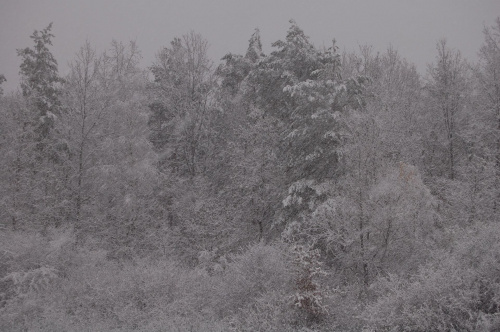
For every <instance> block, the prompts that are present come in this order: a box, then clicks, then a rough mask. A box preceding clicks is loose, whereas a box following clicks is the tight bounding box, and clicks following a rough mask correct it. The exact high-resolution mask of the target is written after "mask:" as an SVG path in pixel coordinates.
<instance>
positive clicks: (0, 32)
mask: <svg viewBox="0 0 500 332" xmlns="http://www.w3.org/2000/svg"><path fill="white" fill-rule="evenodd" d="M497 16H500V1H499V0H469V1H466V0H413V1H410V0H366V1H361V0H351V1H348V0H252V1H239V0H198V1H190V0H184V1H180V0H179V1H177V0H176V1H173V0H141V1H139V0H136V1H132V0H0V45H1V47H0V74H2V73H3V74H4V75H5V76H6V78H7V80H8V82H6V83H4V89H5V90H7V91H13V90H15V89H16V88H17V86H18V83H19V79H18V72H19V64H20V59H19V58H18V57H17V55H16V49H18V48H24V47H27V46H29V47H31V46H32V41H31V40H30V38H29V36H30V35H31V34H32V33H33V31H34V30H35V29H36V30H41V29H43V28H44V27H46V26H47V25H48V24H49V23H50V22H53V29H52V32H53V34H54V35H55V38H54V40H53V44H54V46H53V47H52V52H53V54H54V55H55V57H56V59H57V61H58V62H59V71H60V73H61V74H63V75H64V74H65V73H66V72H67V70H68V69H67V68H68V67H67V63H68V62H69V61H70V60H71V59H72V58H73V57H74V54H75V53H76V52H77V51H78V49H79V48H80V46H81V45H83V43H84V42H85V40H86V39H88V40H89V41H90V43H91V44H92V45H93V46H94V47H95V48H96V49H97V50H98V51H103V50H105V49H106V48H107V47H108V45H109V43H110V42H111V40H112V39H116V40H118V41H123V42H127V41H128V40H131V39H133V40H136V42H137V44H138V46H139V48H140V50H141V52H142V56H143V59H142V66H144V67H146V66H149V65H150V64H151V62H152V61H153V59H154V56H155V54H156V53H157V52H158V51H159V50H160V49H161V48H162V47H163V46H168V45H169V43H170V41H171V40H172V39H173V38H174V37H177V36H181V35H182V34H184V33H186V32H188V31H190V30H194V31H195V32H199V33H201V34H202V35H203V36H204V37H205V38H206V39H207V40H208V41H209V43H210V45H211V47H210V52H209V53H210V56H211V57H212V58H213V60H214V61H215V63H216V64H217V63H219V59H220V58H221V57H222V56H223V55H224V54H226V53H228V52H232V53H238V54H243V53H244V52H245V51H246V48H247V46H248V39H249V38H250V35H251V34H252V32H253V30H254V29H255V28H256V27H258V28H259V29H260V31H261V38H262V43H263V46H264V51H265V53H269V52H270V51H271V43H272V42H274V41H276V40H278V39H284V37H285V34H286V31H287V29H288V27H289V23H288V21H289V20H290V19H292V18H293V19H294V20H295V21H296V22H297V23H298V24H299V26H300V27H301V28H302V29H303V30H304V31H305V33H306V34H307V35H308V36H309V37H310V38H311V41H312V42H313V43H314V44H315V45H317V46H320V45H322V44H325V45H329V44H330V42H331V40H332V39H333V38H335V39H336V40H337V45H338V46H339V47H340V48H341V50H343V49H345V50H347V51H351V50H355V49H357V48H358V45H362V44H370V45H373V47H374V49H375V50H377V51H382V52H383V51H385V50H386V49H387V47H388V46H389V45H392V46H393V47H394V48H395V49H397V50H398V51H399V52H400V54H401V55H402V56H404V57H405V58H407V59H408V60H409V61H411V62H413V63H415V64H416V65H417V68H418V69H419V71H420V72H422V73H423V72H425V68H426V64H428V63H430V62H433V61H434V57H435V53H436V52H435V45H436V42H437V41H438V40H439V39H440V38H443V37H446V38H447V39H448V44H449V46H450V47H453V48H456V49H459V50H460V51H461V52H462V54H463V55H464V56H465V57H466V58H468V59H471V60H476V59H477V52H478V49H479V47H480V45H481V44H482V42H483V35H482V30H483V27H484V25H487V26H491V25H493V23H494V20H495V18H496V17H497Z"/></svg>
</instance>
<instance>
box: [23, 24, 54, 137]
mask: <svg viewBox="0 0 500 332" xmlns="http://www.w3.org/2000/svg"><path fill="white" fill-rule="evenodd" d="M51 29H52V23H50V24H49V25H48V26H47V27H46V28H45V29H43V30H42V31H37V30H35V32H34V33H33V35H31V36H30V38H31V39H32V40H33V42H34V46H33V48H29V47H27V48H24V49H18V50H17V54H18V56H20V57H21V58H22V63H21V66H20V72H19V74H20V75H21V89H22V92H23V95H24V96H25V97H27V98H28V99H29V100H30V101H31V104H32V105H33V108H34V112H35V114H34V119H33V121H34V122H36V123H37V124H36V126H37V129H36V131H37V133H38V135H39V140H42V139H44V138H47V137H48V135H49V133H50V131H51V129H52V128H53V127H54V119H55V116H57V115H58V114H59V111H60V106H61V104H60V101H59V96H60V86H59V85H60V83H62V82H63V80H62V79H61V78H60V77H59V75H58V70H57V61H56V59H55V58H54V56H53V54H52V53H51V52H50V50H49V46H51V45H52V38H53V37H54V35H53V34H52V33H51V32H50V31H51Z"/></svg>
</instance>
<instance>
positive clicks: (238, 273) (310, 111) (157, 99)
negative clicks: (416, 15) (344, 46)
mask: <svg viewBox="0 0 500 332" xmlns="http://www.w3.org/2000/svg"><path fill="white" fill-rule="evenodd" d="M489 23H490V25H489V26H486V27H485V29H484V33H483V37H484V40H483V44H482V47H481V48H480V49H478V50H477V52H478V54H479V56H478V59H479V60H478V61H469V60H468V59H465V58H464V57H463V56H462V55H461V53H460V50H456V49H453V48H451V47H450V46H449V45H448V44H447V42H446V40H444V39H443V40H440V41H437V42H436V47H435V60H434V62H433V63H432V64H430V65H429V67H428V70H427V72H426V73H424V74H420V73H419V72H418V71H417V70H416V67H415V66H414V65H413V64H412V63H410V62H409V61H407V60H406V59H404V58H403V57H402V56H401V55H400V54H399V53H398V50H397V49H394V48H389V49H387V50H386V51H383V52H378V51H375V50H374V49H373V47H371V46H369V45H366V46H361V47H359V50H358V51H356V52H346V51H344V52H342V51H340V49H339V47H338V45H336V43H335V41H332V43H331V44H330V45H325V46H321V47H318V46H316V45H313V43H312V42H311V41H310V39H309V37H308V35H307V31H305V32H304V31H303V30H302V29H301V27H300V26H299V25H298V24H297V23H296V22H295V21H293V20H291V21H290V24H289V29H288V31H283V34H282V36H283V37H282V38H281V39H280V40H278V41H276V42H274V43H273V44H272V51H271V52H269V54H264V52H263V48H262V43H261V39H260V33H259V30H255V31H254V32H253V34H251V32H250V34H249V35H248V36H242V38H243V39H249V42H248V50H247V52H246V53H245V54H232V53H227V55H226V56H225V57H223V58H222V59H220V60H218V59H217V60H216V61H215V60H212V59H210V58H209V56H208V53H207V50H208V47H209V41H207V40H206V39H205V38H204V37H203V36H202V35H201V34H198V33H196V32H189V33H186V34H185V35H183V36H179V38H175V39H174V40H172V41H171V43H170V44H169V45H166V46H162V45H158V53H157V56H156V59H155V61H154V62H153V63H151V64H149V66H148V67H147V68H141V66H140V65H139V60H140V57H141V51H140V48H139V47H138V46H137V45H136V43H135V42H125V41H124V42H120V41H115V40H113V41H111V43H110V44H109V47H108V48H107V49H106V50H97V49H96V48H95V47H93V45H92V44H90V43H86V44H84V45H82V46H81V48H80V50H79V51H78V53H77V54H75V56H74V58H73V59H57V60H56V59H55V57H54V55H53V53H52V52H51V47H52V41H53V40H54V39H56V38H57V36H54V35H53V34H52V25H51V24H50V25H48V26H46V27H42V29H41V30H38V31H35V32H34V33H33V35H32V36H31V40H32V44H31V45H26V48H24V49H18V50H17V54H18V56H19V58H20V59H21V66H20V68H19V74H20V82H21V84H20V87H19V89H18V92H9V93H7V92H4V93H2V90H1V89H0V117H1V121H0V156H1V158H0V330H1V331H51V332H52V331H56V332H57V331H158V332H160V331H276V332H281V331H304V332H305V331H309V332H311V331H366V332H368V331H374V332H375V331H499V330H500V241H499V239H500V18H498V19H497V20H496V21H495V22H489ZM334 37H335V36H332V38H334ZM228 51H229V50H228ZM58 61H60V62H61V61H64V62H68V61H69V63H70V65H69V68H70V69H69V73H68V74H67V75H60V74H59V72H58ZM0 74H1V73H0ZM4 80H5V78H4V76H3V75H0V83H1V82H3V81H4Z"/></svg>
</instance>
